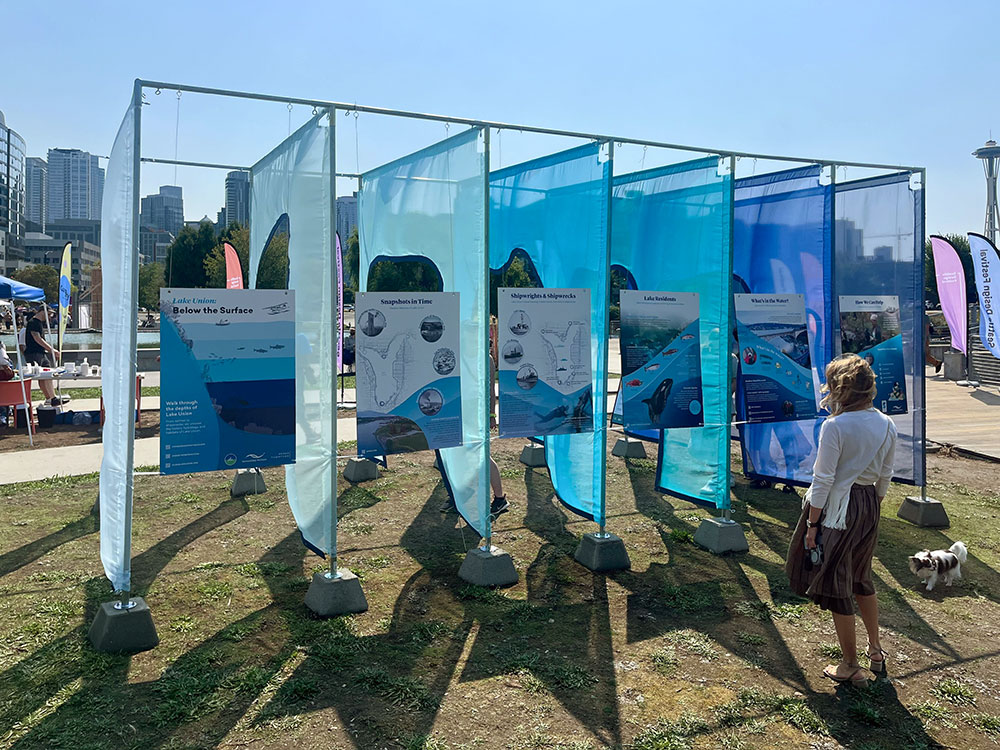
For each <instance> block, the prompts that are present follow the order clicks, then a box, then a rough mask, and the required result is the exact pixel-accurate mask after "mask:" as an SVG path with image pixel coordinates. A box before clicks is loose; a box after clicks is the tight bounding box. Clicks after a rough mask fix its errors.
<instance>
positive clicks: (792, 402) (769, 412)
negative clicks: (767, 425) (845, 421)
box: [733, 294, 816, 422]
mask: <svg viewBox="0 0 1000 750" xmlns="http://www.w3.org/2000/svg"><path fill="white" fill-rule="evenodd" d="M733 298H734V303H735V308H736V333H737V336H738V345H739V357H740V375H741V380H742V386H743V387H742V393H743V406H744V412H743V413H744V415H745V419H746V421H748V422H789V421H792V420H796V419H812V418H814V417H815V416H816V392H815V389H814V387H813V373H812V362H811V359H810V355H809V330H808V328H807V326H806V304H805V297H804V296H803V295H801V294H734V295H733Z"/></svg>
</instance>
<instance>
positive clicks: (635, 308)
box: [621, 289, 704, 430]
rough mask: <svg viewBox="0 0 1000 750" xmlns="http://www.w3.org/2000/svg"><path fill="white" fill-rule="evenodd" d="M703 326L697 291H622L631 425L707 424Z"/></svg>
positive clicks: (626, 415)
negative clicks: (702, 381)
mask: <svg viewBox="0 0 1000 750" xmlns="http://www.w3.org/2000/svg"><path fill="white" fill-rule="evenodd" d="M699 326H700V320H699V317H698V295H697V294H696V293H675V292H644V291H636V290H633V289H622V290H621V355H622V386H621V392H622V396H623V399H622V400H623V407H622V410H623V418H624V422H625V427H626V429H629V430H649V429H654V430H656V429H666V428H670V427H700V426H702V424H704V419H703V417H702V402H701V398H702V397H701V337H700V331H699Z"/></svg>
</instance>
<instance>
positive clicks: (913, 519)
mask: <svg viewBox="0 0 1000 750" xmlns="http://www.w3.org/2000/svg"><path fill="white" fill-rule="evenodd" d="M896 515H897V516H899V517H900V518H902V519H903V520H904V521H909V522H910V523H912V524H913V525H915V526H927V527H930V528H933V529H946V528H948V527H949V526H951V521H949V520H948V513H947V512H945V509H944V506H943V505H942V504H941V501H940V500H935V499H933V498H930V497H928V498H927V499H924V498H921V497H912V496H910V497H907V498H906V499H905V500H903V504H902V505H900V506H899V510H898V511H897V512H896Z"/></svg>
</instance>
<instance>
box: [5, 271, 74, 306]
mask: <svg viewBox="0 0 1000 750" xmlns="http://www.w3.org/2000/svg"><path fill="white" fill-rule="evenodd" d="M11 276H12V277H13V278H14V279H16V280H17V281H21V282H23V283H25V284H29V285H30V286H35V287H38V288H39V289H41V290H42V291H43V292H45V301H46V302H49V303H56V302H58V301H59V269H57V268H56V267H55V266H46V265H42V264H40V263H39V264H36V265H31V266H25V267H24V268H22V269H21V270H20V271H15V272H14V273H13V274H11ZM73 293H74V294H76V290H75V289H74V290H73Z"/></svg>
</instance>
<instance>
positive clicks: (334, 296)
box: [326, 109, 340, 579]
mask: <svg viewBox="0 0 1000 750" xmlns="http://www.w3.org/2000/svg"><path fill="white" fill-rule="evenodd" d="M329 115H330V131H329V133H328V134H327V138H329V141H330V145H329V149H330V304H331V309H330V395H331V398H332V399H333V415H332V417H331V418H330V442H331V445H330V489H331V497H330V570H329V571H328V572H327V574H326V577H327V578H331V579H333V578H339V577H340V570H339V568H338V566H337V353H336V352H337V335H338V334H337V310H339V309H340V299H339V296H340V289H339V287H338V286H337V126H336V120H337V118H336V111H335V110H333V109H331V110H330V112H329Z"/></svg>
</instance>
